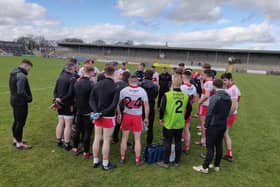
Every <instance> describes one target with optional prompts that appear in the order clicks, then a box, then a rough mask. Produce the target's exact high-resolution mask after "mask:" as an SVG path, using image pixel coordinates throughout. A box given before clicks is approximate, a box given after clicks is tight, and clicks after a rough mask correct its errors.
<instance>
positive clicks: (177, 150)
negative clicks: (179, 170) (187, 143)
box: [174, 129, 183, 164]
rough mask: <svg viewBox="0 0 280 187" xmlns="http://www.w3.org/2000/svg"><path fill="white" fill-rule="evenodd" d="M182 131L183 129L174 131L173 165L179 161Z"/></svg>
mask: <svg viewBox="0 0 280 187" xmlns="http://www.w3.org/2000/svg"><path fill="white" fill-rule="evenodd" d="M182 131H183V129H175V130H174V139H175V164H179V162H180V161H181V153H182V141H181V138H182Z"/></svg>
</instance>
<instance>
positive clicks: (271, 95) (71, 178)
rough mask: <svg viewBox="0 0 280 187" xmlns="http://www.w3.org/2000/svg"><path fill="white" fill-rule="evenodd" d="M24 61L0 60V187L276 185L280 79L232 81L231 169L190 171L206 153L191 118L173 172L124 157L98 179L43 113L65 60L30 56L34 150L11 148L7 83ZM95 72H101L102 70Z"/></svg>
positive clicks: (115, 151) (28, 129)
mask: <svg viewBox="0 0 280 187" xmlns="http://www.w3.org/2000/svg"><path fill="white" fill-rule="evenodd" d="M22 59H23V58H22V57H0V98H1V102H0V186H67V187H68V186H196V187H198V186H203V187H206V186H280V178H279V173H280V149H279V145H280V138H279V136H280V125H279V121H280V112H279V107H280V100H279V95H280V87H279V85H280V84H279V82H280V77H277V76H267V75H248V74H234V78H235V82H236V83H237V85H238V86H239V88H240V90H241V92H242V97H241V103H240V107H239V116H238V118H237V120H236V123H235V124H234V126H233V128H232V129H231V136H232V140H233V154H234V163H228V162H226V161H222V164H221V171H220V172H218V173H214V172H210V173H209V174H208V175H204V174H200V173H196V172H194V171H192V166H193V165H198V164H201V163H202V161H203V160H202V159H200V158H199V154H200V153H201V152H204V148H202V147H199V146H197V145H194V142H195V141H196V140H197V139H198V136H197V135H196V132H197V131H196V129H195V126H196V125H197V124H198V120H197V119H193V120H192V123H191V132H192V144H191V153H190V155H189V156H185V155H183V157H182V163H181V166H180V167H179V168H175V167H170V168H169V169H162V168H159V167H157V166H156V165H143V166H141V167H136V166H135V165H134V155H133V153H131V152H129V153H127V163H126V164H125V165H118V168H117V169H115V170H113V171H109V172H104V171H102V170H101V169H100V168H99V169H93V168H92V160H83V159H82V157H77V156H74V155H73V154H72V153H71V152H66V151H64V150H62V149H60V148H57V147H56V145H55V127H56V123H57V117H56V116H57V115H56V112H52V111H49V110H48V106H49V105H50V103H51V101H52V98H53V88H54V84H55V81H56V79H57V77H58V74H59V72H60V71H61V69H62V67H63V63H65V60H57V59H44V58H37V57H28V59H30V60H31V61H32V62H33V63H34V68H33V69H32V71H31V72H30V74H29V81H30V86H31V90H32V92H33V97H34V99H33V102H32V104H30V105H29V106H30V107H29V116H28V120H27V123H26V126H25V128H24V139H25V140H27V141H28V142H29V143H30V144H32V145H33V146H34V147H33V149H32V150H31V151H17V150H16V149H15V148H14V147H13V146H12V134H11V126H12V112H11V107H10V105H9V89H8V79H9V73H10V71H11V70H12V69H13V68H14V67H16V66H17V65H18V63H19V62H20V61H21V60H22ZM98 67H99V68H100V69H102V67H103V64H101V63H99V64H98ZM130 68H131V70H133V71H134V69H135V67H133V66H131V67H130ZM195 111H196V108H195ZM154 126H155V142H159V141H160V137H161V128H160V127H159V123H158V118H156V120H155V125H154ZM145 136H146V134H145V133H143V137H145ZM144 142H145V141H143V143H144ZM144 146H145V144H143V147H144ZM118 158H119V144H117V145H112V149H111V160H112V162H114V163H118Z"/></svg>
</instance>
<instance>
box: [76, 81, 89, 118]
mask: <svg viewBox="0 0 280 187" xmlns="http://www.w3.org/2000/svg"><path fill="white" fill-rule="evenodd" d="M92 88H93V83H92V82H91V81H90V80H89V78H88V77H82V78H80V80H78V81H77V82H76V83H75V85H74V98H75V103H76V108H77V114H80V115H85V114H89V113H91V112H92V110H91V108H90V106H89V98H90V93H91V90H92Z"/></svg>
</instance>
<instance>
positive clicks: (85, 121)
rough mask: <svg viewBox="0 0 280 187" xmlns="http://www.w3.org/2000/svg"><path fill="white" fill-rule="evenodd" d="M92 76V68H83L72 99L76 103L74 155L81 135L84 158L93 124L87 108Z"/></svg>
mask: <svg viewBox="0 0 280 187" xmlns="http://www.w3.org/2000/svg"><path fill="white" fill-rule="evenodd" d="M93 74H94V68H93V67H91V66H85V74H84V76H83V77H81V78H80V79H79V80H78V81H77V82H76V83H75V85H74V99H75V103H76V109H77V113H76V118H77V124H76V133H75V134H74V137H73V142H74V148H73V151H74V152H75V154H79V143H80V138H81V137H80V135H81V133H82V134H83V137H82V138H83V140H82V141H83V147H84V150H83V151H84V153H83V157H84V158H86V159H87V158H89V148H90V139H91V134H92V127H93V124H92V123H91V121H90V114H91V112H92V110H91V108H90V106H89V98H90V93H91V90H92V88H93V83H92V81H90V77H92V76H93Z"/></svg>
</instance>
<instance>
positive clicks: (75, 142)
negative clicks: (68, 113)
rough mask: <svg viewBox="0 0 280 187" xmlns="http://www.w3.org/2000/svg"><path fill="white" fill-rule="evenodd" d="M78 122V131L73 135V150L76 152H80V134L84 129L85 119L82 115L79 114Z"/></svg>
mask: <svg viewBox="0 0 280 187" xmlns="http://www.w3.org/2000/svg"><path fill="white" fill-rule="evenodd" d="M76 118H77V123H76V128H75V130H76V132H75V133H74V137H73V149H72V150H73V151H74V153H75V154H78V153H79V144H80V139H81V137H80V135H81V131H82V126H83V119H82V116H81V115H77V116H76Z"/></svg>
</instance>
